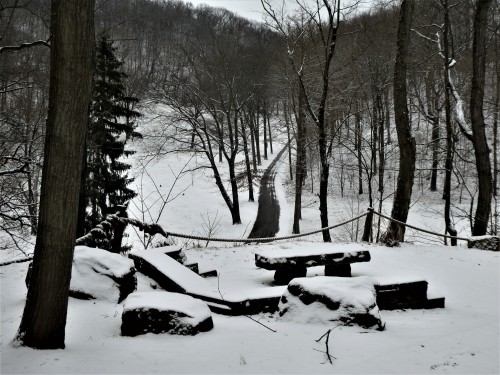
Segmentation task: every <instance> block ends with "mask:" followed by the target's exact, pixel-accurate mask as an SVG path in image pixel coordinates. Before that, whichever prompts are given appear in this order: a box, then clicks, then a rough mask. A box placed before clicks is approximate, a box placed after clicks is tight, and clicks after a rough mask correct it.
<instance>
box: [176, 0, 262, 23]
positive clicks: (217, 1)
mask: <svg viewBox="0 0 500 375" xmlns="http://www.w3.org/2000/svg"><path fill="white" fill-rule="evenodd" d="M183 1H184V2H186V3H191V4H193V5H194V6H195V7H197V6H198V5H200V4H206V5H210V6H212V7H218V8H226V9H229V10H230V11H231V12H234V13H237V14H239V15H240V16H243V17H245V18H249V19H252V20H256V21H261V22H262V16H261V14H262V5H261V3H260V0H183Z"/></svg>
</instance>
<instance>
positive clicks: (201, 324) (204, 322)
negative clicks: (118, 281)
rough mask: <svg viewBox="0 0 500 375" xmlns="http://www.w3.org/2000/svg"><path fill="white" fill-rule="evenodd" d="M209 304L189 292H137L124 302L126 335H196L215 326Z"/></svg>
mask: <svg viewBox="0 0 500 375" xmlns="http://www.w3.org/2000/svg"><path fill="white" fill-rule="evenodd" d="M213 326H214V324H213V321H212V315H211V312H210V309H209V308H208V306H207V304H206V303H205V302H203V301H201V300H198V299H195V298H193V297H190V296H188V295H184V294H180V293H171V292H163V291H157V292H136V293H132V294H131V295H129V296H128V298H127V299H126V300H125V302H124V305H123V314H122V326H121V331H122V335H123V336H137V335H141V334H144V333H148V332H152V333H169V334H178V335H196V334H197V333H199V332H207V331H210V330H211V329H212V328H213Z"/></svg>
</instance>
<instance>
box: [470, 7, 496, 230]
mask: <svg viewBox="0 0 500 375" xmlns="http://www.w3.org/2000/svg"><path fill="white" fill-rule="evenodd" d="M491 3H492V1H491V0H478V1H477V2H476V11H475V14H474V36H473V44H472V81H471V85H472V87H471V96H470V115H471V128H472V144H473V145H474V153H475V156H476V168H477V177H478V185H479V194H478V197H477V206H476V213H475V216H474V228H473V229H472V235H474V236H481V235H484V234H486V231H487V229H488V220H489V217H490V211H491V197H492V176H491V162H490V150H489V148H488V141H487V140H486V133H485V123H484V114H483V100H484V82H485V71H486V43H487V28H488V9H489V7H490V5H491Z"/></svg>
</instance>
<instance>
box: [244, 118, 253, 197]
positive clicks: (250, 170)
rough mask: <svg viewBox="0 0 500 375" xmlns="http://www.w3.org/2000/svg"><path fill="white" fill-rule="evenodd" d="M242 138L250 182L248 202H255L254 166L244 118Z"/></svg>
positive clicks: (248, 180)
mask: <svg viewBox="0 0 500 375" xmlns="http://www.w3.org/2000/svg"><path fill="white" fill-rule="evenodd" d="M241 138H242V139H243V153H244V154H245V166H246V170H247V182H248V201H249V202H254V201H255V199H254V196H253V174H252V166H251V163H250V155H249V151H248V141H247V131H246V126H245V123H244V121H243V118H242V119H241Z"/></svg>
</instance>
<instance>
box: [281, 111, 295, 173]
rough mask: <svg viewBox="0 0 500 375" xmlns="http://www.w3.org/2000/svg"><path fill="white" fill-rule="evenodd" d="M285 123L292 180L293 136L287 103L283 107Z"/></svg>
mask: <svg viewBox="0 0 500 375" xmlns="http://www.w3.org/2000/svg"><path fill="white" fill-rule="evenodd" d="M283 112H284V117H285V124H286V135H287V137H288V168H289V173H290V181H293V166H292V138H291V136H290V118H289V116H288V107H287V105H286V102H285V105H284V107H283Z"/></svg>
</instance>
